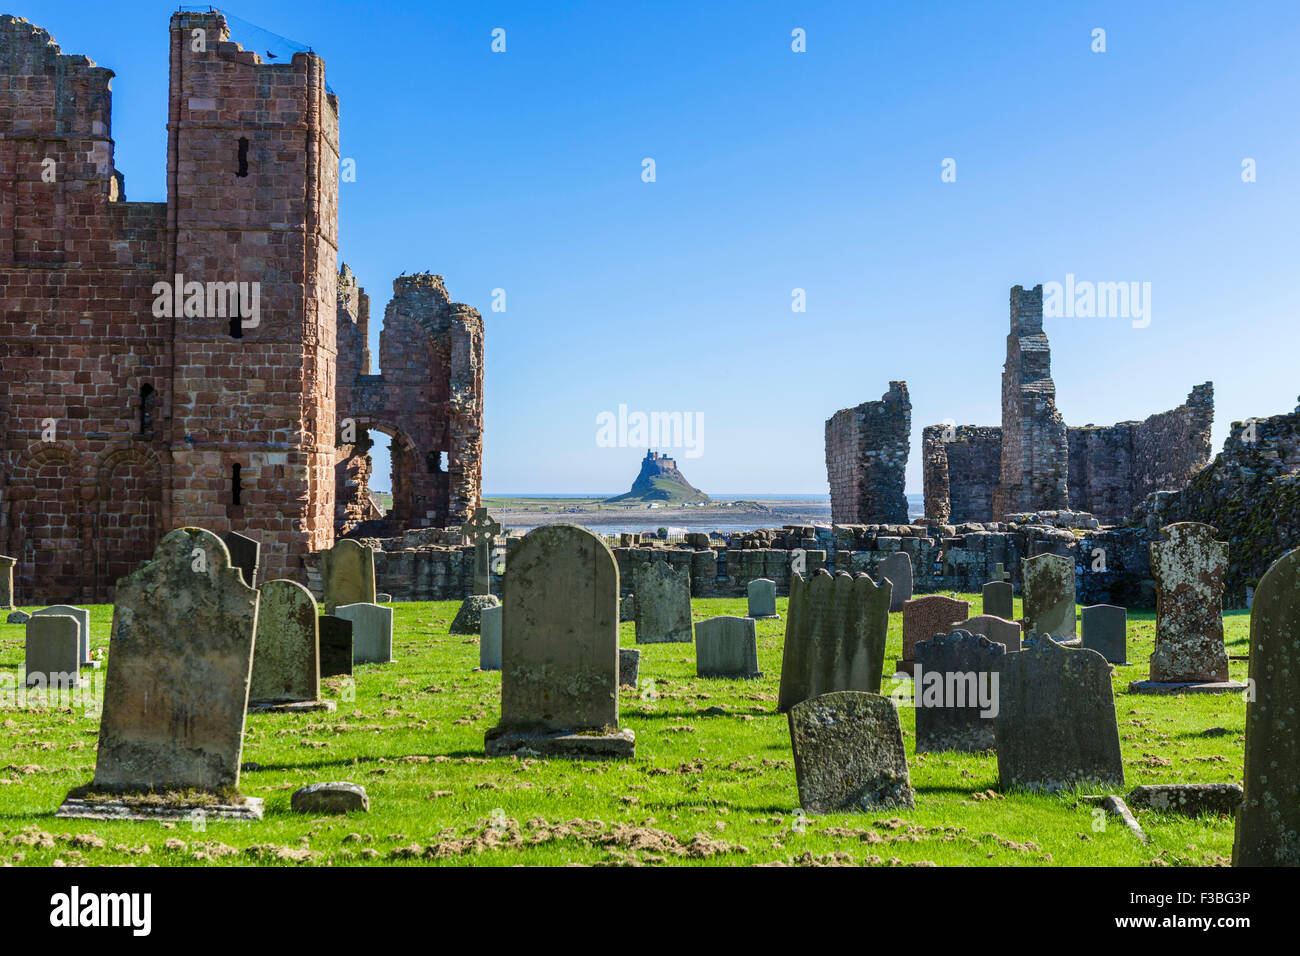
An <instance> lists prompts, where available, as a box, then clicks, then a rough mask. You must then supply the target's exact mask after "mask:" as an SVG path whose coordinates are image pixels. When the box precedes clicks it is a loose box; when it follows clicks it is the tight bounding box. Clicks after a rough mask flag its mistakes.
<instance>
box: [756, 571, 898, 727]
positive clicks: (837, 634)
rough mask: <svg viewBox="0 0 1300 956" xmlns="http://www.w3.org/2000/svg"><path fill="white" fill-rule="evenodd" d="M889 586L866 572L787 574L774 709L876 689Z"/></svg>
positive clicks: (879, 676) (878, 682)
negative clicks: (787, 592)
mask: <svg viewBox="0 0 1300 956" xmlns="http://www.w3.org/2000/svg"><path fill="white" fill-rule="evenodd" d="M890 588H891V585H890V583H889V582H888V581H882V582H881V583H880V584H879V585H877V584H876V583H875V582H874V581H872V580H871V578H870V577H868V576H867V575H865V574H859V575H858V576H857V577H856V578H855V577H853V576H851V575H850V574H849V573H848V572H846V571H841V572H839V573H838V574H836V575H834V576H832V575H831V574H830V572H828V571H827V570H826V569H825V568H818V569H817V572H816V573H815V574H813V575H812V577H811V578H809V579H808V581H806V582H805V581H804V579H803V575H801V574H799V573H798V572H795V573H794V574H792V575H791V576H790V603H789V604H788V605H787V608H786V616H785V648H784V651H783V654H782V658H781V689H780V693H779V696H778V699H777V711H778V712H781V713H784V712H787V711H789V710H790V708H791V707H793V706H794V705H795V704H797V703H799V702H800V701H801V700H807V699H809V698H810V697H817V696H818V695H820V694H828V693H830V692H832V691H837V690H856V691H865V692H869V693H873V694H874V693H878V692H879V691H880V679H881V671H882V669H883V667H884V658H885V640H886V638H887V637H888V634H889V594H890Z"/></svg>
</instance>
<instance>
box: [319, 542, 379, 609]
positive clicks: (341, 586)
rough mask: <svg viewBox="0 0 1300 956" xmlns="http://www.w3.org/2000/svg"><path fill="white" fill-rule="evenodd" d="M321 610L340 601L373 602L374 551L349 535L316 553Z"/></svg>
mask: <svg viewBox="0 0 1300 956" xmlns="http://www.w3.org/2000/svg"><path fill="white" fill-rule="evenodd" d="M320 569H321V590H322V593H323V594H324V595H325V601H324V604H325V613H326V614H333V613H334V609H335V608H337V607H338V606H339V605H341V604H374V603H375V551H374V549H373V548H371V547H370V546H369V545H364V544H361V543H359V542H357V541H353V540H351V539H349V538H344V539H343V540H342V541H339V542H337V543H335V545H334V547H332V548H330V549H329V550H328V551H322V552H321V553H320Z"/></svg>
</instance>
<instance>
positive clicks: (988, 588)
mask: <svg viewBox="0 0 1300 956" xmlns="http://www.w3.org/2000/svg"><path fill="white" fill-rule="evenodd" d="M1008 577H1010V575H1008V574H1007V572H1006V569H1005V568H1003V567H1002V565H1001V564H999V565H997V567H996V568H995V569H994V571H993V580H992V581H990V582H988V583H987V584H985V585H984V591H983V598H984V601H983V607H984V613H985V614H991V615H993V616H994V617H1000V618H1002V619H1003V620H1006V621H1010V620H1014V619H1015V616H1016V614H1015V592H1014V591H1013V590H1012V589H1011V582H1010V581H1008V580H1007V578H1008Z"/></svg>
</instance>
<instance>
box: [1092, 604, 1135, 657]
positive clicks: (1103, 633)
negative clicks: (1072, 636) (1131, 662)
mask: <svg viewBox="0 0 1300 956" xmlns="http://www.w3.org/2000/svg"><path fill="white" fill-rule="evenodd" d="M1082 618H1083V641H1082V644H1083V646H1084V647H1086V648H1088V649H1089V650H1091V651H1096V652H1097V653H1098V654H1100V655H1101V656H1102V657H1104V658H1106V661H1107V663H1110V664H1127V663H1128V611H1127V610H1125V609H1124V608H1122V607H1116V606H1115V605H1114V604H1093V605H1090V606H1088V607H1085V608H1084V609H1083V614H1082Z"/></svg>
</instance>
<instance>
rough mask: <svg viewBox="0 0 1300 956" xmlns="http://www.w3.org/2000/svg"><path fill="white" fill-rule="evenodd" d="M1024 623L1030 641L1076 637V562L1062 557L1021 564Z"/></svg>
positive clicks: (1029, 560) (1071, 638)
mask: <svg viewBox="0 0 1300 956" xmlns="http://www.w3.org/2000/svg"><path fill="white" fill-rule="evenodd" d="M1020 580H1021V590H1022V591H1023V597H1024V606H1025V620H1026V621H1028V622H1029V623H1028V629H1029V636H1030V637H1038V636H1039V635H1042V634H1046V635H1047V636H1049V637H1051V638H1052V639H1053V640H1055V641H1057V642H1058V643H1059V642H1060V641H1069V640H1073V639H1074V636H1075V633H1076V631H1075V626H1074V621H1075V609H1074V562H1073V561H1071V560H1070V559H1069V558H1067V557H1063V556H1061V555H1059V554H1040V555H1038V556H1037V557H1033V558H1025V559H1023V560H1022V561H1021V562H1020Z"/></svg>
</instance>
